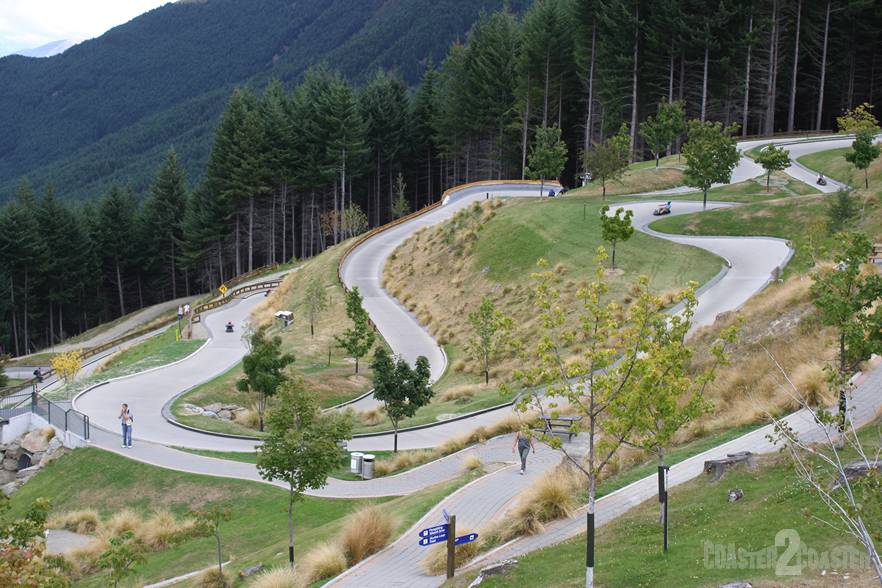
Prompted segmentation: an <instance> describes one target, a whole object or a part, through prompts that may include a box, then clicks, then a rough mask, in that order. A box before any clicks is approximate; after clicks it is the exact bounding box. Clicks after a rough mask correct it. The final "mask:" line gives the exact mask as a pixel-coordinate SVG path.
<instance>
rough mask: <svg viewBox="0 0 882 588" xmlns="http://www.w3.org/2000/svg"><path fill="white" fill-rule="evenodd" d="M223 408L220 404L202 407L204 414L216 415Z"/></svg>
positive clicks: (215, 403)
mask: <svg viewBox="0 0 882 588" xmlns="http://www.w3.org/2000/svg"><path fill="white" fill-rule="evenodd" d="M223 407H224V405H223V404H221V403H220V402H214V403H212V404H209V405H208V406H206V407H204V410H205V412H213V413H215V414H217V412H218V411H219V410H221V409H222V408H223Z"/></svg>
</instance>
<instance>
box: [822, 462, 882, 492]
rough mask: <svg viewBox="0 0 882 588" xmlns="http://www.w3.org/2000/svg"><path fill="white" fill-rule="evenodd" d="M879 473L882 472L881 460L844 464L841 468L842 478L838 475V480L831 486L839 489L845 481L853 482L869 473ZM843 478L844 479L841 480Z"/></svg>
mask: <svg viewBox="0 0 882 588" xmlns="http://www.w3.org/2000/svg"><path fill="white" fill-rule="evenodd" d="M870 471H873V472H880V471H882V460H873V461H869V462H866V461H854V462H851V463H849V464H846V465H845V466H844V467H843V468H842V472H843V474H845V475H844V476H842V475H840V476H839V479H838V480H837V481H836V483H835V484H833V488H834V489H836V488H839V487H840V486H842V485H843V484H844V483H845V480H849V481H851V480H855V479H857V478H862V477H864V476H866V475H867V474H869V473H870ZM843 478H844V479H843Z"/></svg>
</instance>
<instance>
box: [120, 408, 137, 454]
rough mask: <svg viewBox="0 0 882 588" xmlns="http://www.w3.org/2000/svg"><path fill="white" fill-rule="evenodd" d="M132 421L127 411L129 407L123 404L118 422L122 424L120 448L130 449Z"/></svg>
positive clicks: (130, 412)
mask: <svg viewBox="0 0 882 588" xmlns="http://www.w3.org/2000/svg"><path fill="white" fill-rule="evenodd" d="M134 420H135V419H134V417H133V416H132V411H131V410H129V405H128V404H126V403H125V402H124V403H123V405H122V408H121V409H120V411H119V421H120V423H121V424H122V439H123V441H122V446H123V447H124V448H125V447H128V448H131V447H132V423H133V422H134Z"/></svg>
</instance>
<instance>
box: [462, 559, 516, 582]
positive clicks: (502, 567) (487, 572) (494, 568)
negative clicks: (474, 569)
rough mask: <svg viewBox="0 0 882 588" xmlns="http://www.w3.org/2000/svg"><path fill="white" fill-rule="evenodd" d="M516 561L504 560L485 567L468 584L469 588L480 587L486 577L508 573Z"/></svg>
mask: <svg viewBox="0 0 882 588" xmlns="http://www.w3.org/2000/svg"><path fill="white" fill-rule="evenodd" d="M517 563H518V560H516V559H504V560H502V561H500V562H496V563H495V564H493V565H490V566H487V567H486V568H483V569H482V570H481V572H480V573H479V574H478V576H477V577H476V578H475V579H474V580H473V581H472V583H471V584H469V588H475V587H476V586H480V584H481V583H482V582H483V581H484V580H485V579H486V578H487V577H488V576H499V575H504V574H506V573H508V571H509V570H510V569H512V568H513V567H514V566H516V565H517Z"/></svg>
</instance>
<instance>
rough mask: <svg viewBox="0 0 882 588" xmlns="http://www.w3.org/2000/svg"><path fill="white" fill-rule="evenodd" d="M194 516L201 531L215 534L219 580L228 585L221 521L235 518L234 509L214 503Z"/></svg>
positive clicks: (194, 513) (223, 584)
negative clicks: (225, 575) (225, 573)
mask: <svg viewBox="0 0 882 588" xmlns="http://www.w3.org/2000/svg"><path fill="white" fill-rule="evenodd" d="M193 517H194V518H195V519H196V525H197V527H198V528H199V529H200V531H201V532H203V533H205V534H209V535H214V541H215V546H216V548H217V577H218V582H219V583H221V585H222V586H226V580H225V578H224V558H223V555H222V552H221V534H220V527H221V523H223V522H226V521H229V520H230V519H231V518H233V511H232V509H230V507H228V506H223V505H220V504H212V505H211V506H206V507H204V508H201V509H199V510H197V511H195V512H193Z"/></svg>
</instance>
